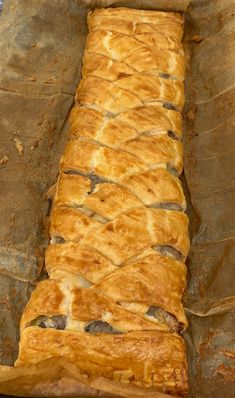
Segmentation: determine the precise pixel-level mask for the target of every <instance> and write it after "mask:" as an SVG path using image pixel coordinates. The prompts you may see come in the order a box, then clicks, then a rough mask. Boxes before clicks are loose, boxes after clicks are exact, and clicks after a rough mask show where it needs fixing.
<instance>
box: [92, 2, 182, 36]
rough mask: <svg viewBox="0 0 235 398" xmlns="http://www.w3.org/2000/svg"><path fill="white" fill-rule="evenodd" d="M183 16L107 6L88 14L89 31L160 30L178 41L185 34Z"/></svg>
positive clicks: (128, 31) (130, 32)
mask: <svg viewBox="0 0 235 398" xmlns="http://www.w3.org/2000/svg"><path fill="white" fill-rule="evenodd" d="M183 22H184V19H183V16H182V15H181V14H178V13H172V12H161V11H146V10H133V9H132V10H130V9H129V8H107V9H102V10H95V11H92V12H90V13H89V14H88V28H89V31H90V32H92V31H95V30H100V29H103V28H104V26H105V29H106V30H107V31H116V32H122V33H127V34H130V35H132V36H135V35H138V34H143V33H149V32H151V33H152V32H154V33H155V32H158V33H160V34H161V35H163V36H164V37H166V38H169V37H173V38H174V39H175V40H176V41H177V43H180V42H181V39H182V35H183Z"/></svg>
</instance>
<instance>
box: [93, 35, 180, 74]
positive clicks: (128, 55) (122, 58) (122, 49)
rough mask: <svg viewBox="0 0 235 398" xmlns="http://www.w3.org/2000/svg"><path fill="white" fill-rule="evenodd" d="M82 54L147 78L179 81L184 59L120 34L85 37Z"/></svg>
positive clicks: (173, 53)
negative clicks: (168, 77) (121, 64)
mask: <svg viewBox="0 0 235 398" xmlns="http://www.w3.org/2000/svg"><path fill="white" fill-rule="evenodd" d="M86 51H87V53H90V54H98V55H103V56H105V57H107V58H110V59H111V60H112V61H118V62H125V64H126V65H127V66H129V67H130V68H132V69H133V70H134V71H136V72H139V73H142V72H148V73H151V74H154V75H155V74H156V75H158V74H169V75H171V76H172V77H174V78H177V79H180V80H183V79H184V74H185V60H184V56H183V55H181V54H179V53H178V54H177V53H175V52H173V51H169V50H166V49H165V48H161V47H160V46H159V47H154V46H148V45H146V44H144V43H141V42H140V41H139V40H136V39H135V38H134V37H131V36H127V35H125V34H122V33H116V32H106V31H102V30H99V31H95V32H91V33H90V34H89V36H88V39H87V43H86Z"/></svg>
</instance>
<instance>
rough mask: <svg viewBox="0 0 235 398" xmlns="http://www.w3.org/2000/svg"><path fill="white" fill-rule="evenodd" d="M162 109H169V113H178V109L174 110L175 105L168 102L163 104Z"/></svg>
mask: <svg viewBox="0 0 235 398" xmlns="http://www.w3.org/2000/svg"><path fill="white" fill-rule="evenodd" d="M163 108H165V109H169V110H171V111H176V112H177V111H178V109H177V108H176V106H175V105H173V104H171V103H170V102H164V103H163Z"/></svg>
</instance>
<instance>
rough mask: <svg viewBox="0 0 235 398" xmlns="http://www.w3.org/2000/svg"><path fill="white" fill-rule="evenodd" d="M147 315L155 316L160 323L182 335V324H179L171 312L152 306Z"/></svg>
mask: <svg viewBox="0 0 235 398" xmlns="http://www.w3.org/2000/svg"><path fill="white" fill-rule="evenodd" d="M146 315H148V316H153V317H154V318H156V319H157V320H158V321H159V322H162V323H165V324H167V326H168V327H169V329H170V331H171V332H177V333H180V332H181V331H182V329H183V325H182V323H180V322H178V321H177V319H176V318H175V316H174V315H171V314H169V312H167V311H165V310H163V309H162V308H160V307H155V306H154V305H152V306H151V307H149V309H148V311H147V312H146Z"/></svg>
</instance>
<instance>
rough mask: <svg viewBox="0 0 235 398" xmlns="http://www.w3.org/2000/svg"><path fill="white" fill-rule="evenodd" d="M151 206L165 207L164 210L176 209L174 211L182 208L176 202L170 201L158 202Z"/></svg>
mask: <svg viewBox="0 0 235 398" xmlns="http://www.w3.org/2000/svg"><path fill="white" fill-rule="evenodd" d="M153 207H156V208H157V209H166V210H176V211H182V210H183V208H182V206H180V205H179V204H178V203H170V202H169V203H168V202H166V203H159V204H158V205H156V206H153Z"/></svg>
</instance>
